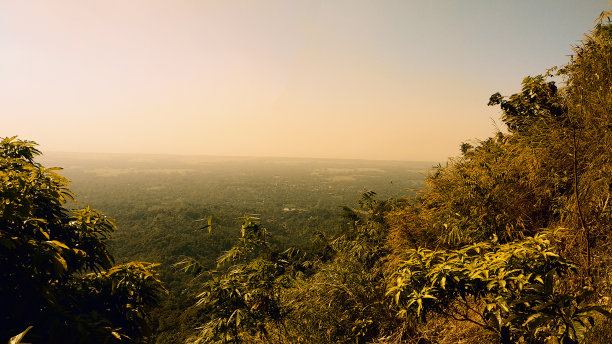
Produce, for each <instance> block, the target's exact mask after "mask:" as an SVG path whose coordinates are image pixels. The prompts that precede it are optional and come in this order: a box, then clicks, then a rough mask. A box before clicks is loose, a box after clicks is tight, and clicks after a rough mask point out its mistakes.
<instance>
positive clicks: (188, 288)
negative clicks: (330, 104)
mask: <svg viewBox="0 0 612 344" xmlns="http://www.w3.org/2000/svg"><path fill="white" fill-rule="evenodd" d="M609 15H610V14H609V13H603V14H602V15H601V17H600V18H599V20H598V22H597V25H596V27H595V28H594V29H593V31H592V32H590V33H589V34H588V35H586V36H585V38H584V40H583V41H582V42H581V43H580V44H579V45H577V46H576V47H574V54H573V55H572V56H571V57H570V60H569V62H568V63H567V64H566V65H564V66H561V67H559V68H553V69H550V70H548V71H545V73H544V74H542V75H538V76H530V77H526V78H525V79H524V80H523V84H522V88H521V90H520V92H518V93H516V94H513V95H509V96H504V95H501V94H499V93H495V94H493V95H492V96H491V97H490V101H489V105H491V106H496V107H499V108H500V111H501V120H502V121H503V124H504V128H500V129H499V130H498V131H497V132H495V133H494V135H493V136H492V137H490V138H488V139H485V140H482V141H479V142H470V143H468V142H466V143H462V144H461V155H460V156H458V157H455V158H451V159H449V161H448V162H447V163H446V164H445V165H439V166H437V167H434V168H433V169H432V170H431V171H430V172H429V174H427V176H426V177H425V184H424V185H421V183H420V182H419V179H420V178H423V177H422V174H421V173H422V171H423V169H424V168H425V167H426V166H424V164H414V165H408V164H403V165H402V164H400V163H383V162H380V165H378V166H373V165H369V166H364V165H362V164H361V163H356V162H351V163H348V162H347V163H339V162H336V163H334V164H336V165H333V164H332V163H330V162H325V161H313V162H310V163H311V164H312V165H313V166H315V167H313V169H311V170H308V172H306V173H305V172H300V171H303V169H302V170H300V169H297V168H296V164H298V163H297V162H296V161H292V160H284V161H282V163H281V162H278V161H276V162H275V163H272V162H271V161H266V162H265V163H262V162H261V161H260V162H251V163H250V164H249V163H247V164H246V165H239V164H238V163H237V162H235V161H225V162H222V163H221V165H215V164H212V163H200V165H198V166H199V167H196V166H195V165H193V164H191V165H190V167H189V166H187V165H189V164H186V163H185V162H184V161H183V162H181V163H179V162H178V161H171V160H168V158H167V157H161V158H159V159H153V161H148V162H146V161H144V162H141V164H143V165H140V166H139V169H140V170H134V169H132V167H129V166H128V167H126V166H124V165H121V164H120V163H118V165H116V166H112V165H109V164H108V162H103V163H100V166H98V167H95V168H90V167H87V168H83V167H79V166H77V165H78V164H79V162H73V163H71V164H74V165H75V166H73V167H70V166H68V167H67V169H66V171H65V172H66V176H67V177H69V178H71V179H73V180H74V181H75V184H74V190H76V191H77V194H79V195H83V196H84V199H78V198H77V201H76V202H72V201H69V200H70V199H71V198H73V196H74V194H73V193H71V192H70V191H69V190H68V180H67V179H65V178H64V177H62V176H60V175H59V174H58V172H57V170H56V169H53V168H45V167H44V166H43V165H42V164H41V163H39V162H38V161H39V160H37V159H38V155H39V154H40V152H39V151H38V150H37V149H36V146H35V144H34V143H33V142H30V141H24V140H20V139H17V138H15V137H12V138H5V139H3V140H2V142H1V147H0V148H1V151H0V178H1V179H2V184H1V189H0V261H1V262H2V270H1V271H0V277H1V280H2V282H1V283H0V302H1V304H2V306H3V307H2V308H3V313H2V315H1V317H2V318H1V320H2V322H1V325H0V336H2V340H4V341H10V342H11V343H19V342H21V341H22V340H23V341H26V342H33V343H41V342H49V343H81V342H83V343H98V342H99V343H182V342H187V343H381V344H382V343H386V344H391V343H398V344H399V343H423V344H424V343H441V344H446V343H501V344H507V343H564V344H565V343H610V342H612V331H611V330H612V322H611V321H612V314H611V313H610V309H611V307H612V303H611V302H612V301H611V299H610V297H611V289H610V288H611V286H610V277H609V274H608V271H610V269H611V268H612V265H611V258H612V252H611V251H610V250H611V248H612V246H611V242H612V238H611V237H610V224H611V223H612V222H611V221H612V212H611V210H610V207H611V205H610V204H609V203H610V195H611V193H612V149H611V147H612V116H611V113H612V111H611V110H612V24H611V23H610V19H609ZM160 160H162V161H164V162H163V163H162V162H160ZM216 163H220V162H219V161H217V162H216ZM241 163H242V164H244V161H242V162H241ZM147 164H149V165H147ZM151 164H152V165H151ZM317 164H318V166H317ZM337 164H340V165H337ZM342 164H347V165H345V166H341V165H342ZM88 166H91V165H88ZM130 166H132V165H130ZM155 166H156V167H155ZM214 166H222V171H224V172H219V171H217V172H215V171H214V169H215V167H214ZM240 166H243V167H240ZM244 166H246V167H244ZM261 166H267V167H265V168H263V167H261ZM220 168H221V167H220ZM292 168H295V170H294V171H293V172H291V173H289V172H287V171H289V170H291V169H292ZM147 169H149V170H147ZM151 169H153V170H155V171H150V170H151ZM228 171H231V172H228ZM380 171H384V173H386V175H387V176H388V179H387V180H386V181H385V182H384V183H381V182H380V179H378V181H379V182H376V183H373V184H375V185H367V184H368V182H372V181H373V180H375V179H372V176H373V175H376V174H378V173H381V172H380ZM93 175H95V176H96V177H95V178H94V177H92V176H93ZM246 175H250V176H251V177H249V178H247V177H245V176H246ZM287 175H292V176H294V177H295V178H294V179H288V178H287V177H286V176H287ZM79 180H81V181H88V182H87V183H85V182H80V181H79ZM89 181H91V182H89ZM394 188H397V189H396V190H401V191H395V192H394V191H393V189H394ZM415 188H420V190H419V191H418V192H414V191H411V190H407V189H415ZM369 189H374V190H376V191H377V192H378V194H377V193H375V192H373V191H369ZM355 193H358V194H359V193H360V194H361V195H360V196H356V195H355ZM213 195H214V196H213ZM207 197H208V199H207ZM211 197H212V198H211ZM350 197H355V198H356V199H357V202H356V203H353V204H354V205H351V203H350V202H346V201H347V200H348V198H350ZM336 201H337V203H336ZM89 203H91V204H92V205H95V206H96V207H100V208H101V209H102V210H103V211H104V213H108V214H109V215H112V216H114V217H116V218H117V224H119V225H120V226H121V227H125V230H121V229H119V230H116V226H115V222H114V221H113V220H111V219H110V218H108V217H106V216H105V215H103V213H102V212H100V211H96V210H93V209H92V208H90V207H89V206H88V205H87V204H89ZM237 218H240V220H239V223H238V224H236V219H237ZM113 232H114V236H113V237H112V238H111V234H113ZM113 255H114V256H115V259H113ZM144 260H147V261H151V262H152V263H147V262H144ZM157 263H161V264H160V265H157Z"/></svg>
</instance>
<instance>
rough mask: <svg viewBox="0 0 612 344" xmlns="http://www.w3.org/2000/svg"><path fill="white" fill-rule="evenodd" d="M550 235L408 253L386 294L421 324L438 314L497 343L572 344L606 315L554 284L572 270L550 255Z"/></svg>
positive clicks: (583, 293) (584, 296) (581, 295)
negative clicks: (495, 338) (489, 333)
mask: <svg viewBox="0 0 612 344" xmlns="http://www.w3.org/2000/svg"><path fill="white" fill-rule="evenodd" d="M555 237H557V236H556V235H555V234H554V233H551V232H542V233H540V234H537V235H535V236H534V237H531V238H527V239H525V240H523V241H517V242H512V243H507V244H503V245H496V244H491V243H478V244H473V245H468V246H466V247H463V248H462V249H459V250H451V251H432V250H427V249H422V248H419V249H414V250H410V251H409V252H408V253H407V260H406V261H404V262H402V263H401V264H399V266H397V269H398V270H397V271H396V273H395V274H394V276H393V279H394V281H393V283H392V285H391V286H390V287H389V289H388V292H387V293H388V295H390V296H392V297H394V300H395V302H396V304H397V305H398V306H399V307H400V311H399V315H400V316H403V317H407V316H417V317H419V318H421V319H422V320H426V318H427V313H429V312H435V313H441V314H444V315H446V316H448V317H451V318H453V319H457V320H461V321H468V322H473V323H476V324H477V325H478V326H481V327H482V328H485V329H487V330H490V331H493V332H496V333H497V334H498V336H499V337H500V339H501V342H502V343H517V342H529V343H533V342H548V341H550V340H552V339H554V340H557V341H558V342H561V343H578V342H579V340H582V339H583V338H584V335H585V332H586V330H587V329H588V328H590V327H591V326H592V325H593V319H594V314H593V313H594V312H599V313H601V314H604V315H606V316H610V314H609V313H608V312H607V311H606V310H605V309H603V308H602V307H599V306H592V305H586V304H584V301H585V300H586V299H587V297H588V296H589V295H591V293H590V292H586V290H585V291H580V292H578V293H576V292H575V291H573V290H567V288H565V286H563V285H562V284H561V283H560V281H561V280H563V279H564V278H567V277H568V275H570V274H571V273H572V272H573V270H574V269H575V267H574V266H573V265H571V264H569V263H567V262H566V261H565V260H564V259H562V258H561V257H559V256H558V255H557V254H556V253H555V252H554V249H553V246H552V245H551V243H550V238H555Z"/></svg>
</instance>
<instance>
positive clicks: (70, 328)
mask: <svg viewBox="0 0 612 344" xmlns="http://www.w3.org/2000/svg"><path fill="white" fill-rule="evenodd" d="M39 154H40V152H39V151H38V150H37V149H36V148H35V143H33V142H31V141H21V140H18V139H16V138H15V137H12V138H4V139H2V141H1V142H0V180H1V183H0V265H1V266H2V269H1V270H0V279H1V280H2V281H3V283H2V284H0V304H2V307H3V309H4V310H5V311H4V312H2V315H1V317H0V323H1V325H0V338H3V340H5V341H6V340H8V338H10V337H13V336H15V335H16V334H17V333H19V332H21V331H22V330H23V328H25V327H27V326H32V329H31V330H30V331H29V332H28V334H27V336H26V337H27V338H28V339H31V340H33V341H35V342H47V343H80V342H88V343H102V342H105V343H108V342H114V341H119V340H122V339H123V341H124V342H125V341H126V340H127V341H128V342H134V341H137V340H138V339H139V338H140V337H142V336H144V335H147V334H148V333H147V326H146V321H145V320H146V313H145V311H146V310H147V309H148V308H149V307H150V306H151V305H153V304H155V303H156V301H157V297H158V295H159V293H160V292H161V291H163V287H162V286H161V283H160V281H159V280H158V279H157V278H156V277H155V276H154V274H153V272H152V270H151V268H152V266H151V265H150V264H144V263H131V264H127V265H123V266H117V267H112V262H113V259H112V257H111V255H110V254H109V252H108V250H107V247H106V241H107V240H108V238H109V237H110V235H111V233H112V232H113V231H114V230H115V225H114V222H113V220H112V219H110V218H108V217H106V216H104V215H103V214H102V213H100V212H98V211H96V210H92V209H90V208H89V207H85V208H83V209H73V210H69V209H68V208H66V207H65V206H64V204H65V202H66V200H68V199H72V194H71V193H70V191H69V190H68V188H67V184H68V180H67V179H65V178H63V177H62V176H60V175H59V174H57V173H56V172H55V171H57V170H58V169H57V168H45V167H43V166H42V165H40V164H39V163H37V162H35V161H34V159H35V157H36V156H37V155H39Z"/></svg>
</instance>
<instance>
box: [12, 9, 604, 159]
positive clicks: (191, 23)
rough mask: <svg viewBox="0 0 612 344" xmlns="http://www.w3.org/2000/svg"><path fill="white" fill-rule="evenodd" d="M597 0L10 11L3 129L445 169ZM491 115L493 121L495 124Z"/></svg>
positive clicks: (72, 145)
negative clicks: (499, 101)
mask: <svg viewBox="0 0 612 344" xmlns="http://www.w3.org/2000/svg"><path fill="white" fill-rule="evenodd" d="M606 9H609V7H608V0H581V1H575V0H565V1H562V0H559V1H551V0H520V1H518V0H512V1H511V0H507V1H501V0H489V1H478V0H465V1H451V0H448V1H426V0H414V1H408V0H401V1H357V0H351V1H348V0H347V1H214V0H208V1H207V0H198V1H196V0H179V1H170V0H166V1H157V0H146V1H145V0H134V1H108V0H106V1H77V0H71V1H68V0H57V1H27V0H26V1H4V2H2V3H1V4H0V51H1V52H2V53H0V119H1V122H0V123H1V126H0V128H1V130H0V135H1V136H12V135H19V136H20V137H21V138H23V139H29V140H35V141H37V142H38V143H39V144H41V149H42V150H43V151H46V150H50V151H73V152H111V153H112V152H121V153H128V152H129V153H154V154H196V155H229V156H233V155H239V156H285V157H287V156H292V157H316V158H359V159H383V160H386V159H391V160H426V161H432V160H436V161H439V160H443V159H445V158H446V157H448V156H451V155H455V154H457V153H458V147H459V144H460V143H461V142H462V141H466V140H475V139H484V138H486V137H487V136H489V135H491V134H492V133H493V132H494V130H495V126H494V123H493V122H494V121H498V118H499V110H498V109H496V108H488V107H487V106H486V104H487V101H488V97H489V96H490V95H491V94H492V93H494V92H497V91H500V92H502V93H503V94H506V95H509V94H511V93H514V92H517V91H519V90H520V82H521V80H522V78H523V77H525V76H528V75H536V74H539V73H543V72H544V71H545V70H546V69H547V68H549V67H552V66H554V65H560V64H563V63H565V62H567V55H568V54H570V53H571V45H573V44H577V43H578V42H579V40H580V39H581V38H582V34H583V33H585V32H587V31H589V30H590V29H591V28H592V27H593V21H594V19H595V18H596V17H597V16H598V15H599V13H600V12H601V11H602V10H606ZM498 122H499V121H498Z"/></svg>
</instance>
